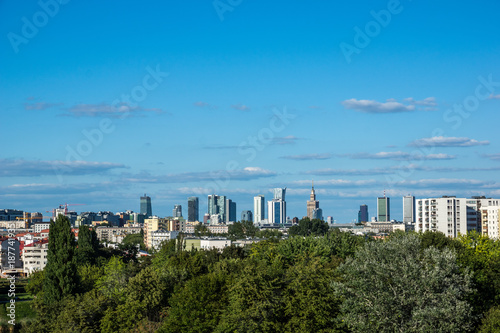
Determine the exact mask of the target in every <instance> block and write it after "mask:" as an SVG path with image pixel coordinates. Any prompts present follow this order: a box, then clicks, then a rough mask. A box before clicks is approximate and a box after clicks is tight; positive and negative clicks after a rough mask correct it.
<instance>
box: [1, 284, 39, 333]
mask: <svg viewBox="0 0 500 333" xmlns="http://www.w3.org/2000/svg"><path fill="white" fill-rule="evenodd" d="M27 283H28V280H27V279H19V280H16V290H15V293H16V298H15V299H16V303H15V306H16V328H17V327H19V326H22V324H25V323H27V322H30V321H32V320H33V319H34V318H35V317H36V312H35V311H33V310H32V309H31V304H32V302H33V301H32V299H33V297H32V296H31V295H30V294H29V293H28V292H26V290H25V287H26V284H27ZM9 289H10V280H7V279H1V280H0V327H4V329H5V328H8V327H9V326H11V325H9V324H8V321H9V320H10V318H9V317H7V314H8V309H7V306H9V305H10V299H11V298H10V297H9V295H8V294H9Z"/></svg>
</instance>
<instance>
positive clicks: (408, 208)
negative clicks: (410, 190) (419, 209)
mask: <svg viewBox="0 0 500 333" xmlns="http://www.w3.org/2000/svg"><path fill="white" fill-rule="evenodd" d="M403 222H404V223H412V222H415V197H414V196H412V195H405V196H404V197H403Z"/></svg>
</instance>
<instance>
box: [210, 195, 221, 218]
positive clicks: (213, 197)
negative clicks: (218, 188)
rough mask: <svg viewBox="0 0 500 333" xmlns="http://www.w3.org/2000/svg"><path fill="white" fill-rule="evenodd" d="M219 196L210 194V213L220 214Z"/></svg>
mask: <svg viewBox="0 0 500 333" xmlns="http://www.w3.org/2000/svg"><path fill="white" fill-rule="evenodd" d="M218 198H219V197H218V196H217V195H215V194H211V195H209V196H208V215H213V214H219V209H218V208H219V207H218V206H217V199H218Z"/></svg>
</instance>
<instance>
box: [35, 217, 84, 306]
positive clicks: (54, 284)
mask: <svg viewBox="0 0 500 333" xmlns="http://www.w3.org/2000/svg"><path fill="white" fill-rule="evenodd" d="M75 251H76V246H75V235H74V234H73V232H72V231H71V224H70V221H69V219H68V218H67V217H66V216H64V215H59V216H57V219H56V221H55V222H53V223H51V225H50V229H49V249H48V253H47V265H46V266H45V279H44V288H43V291H44V300H45V303H46V304H53V303H56V302H58V301H60V300H61V299H62V298H64V297H65V296H68V295H71V294H73V293H74V292H75V291H76V288H77V269H76V263H75V259H76V257H75Z"/></svg>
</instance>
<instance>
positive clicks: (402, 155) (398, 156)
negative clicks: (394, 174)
mask: <svg viewBox="0 0 500 333" xmlns="http://www.w3.org/2000/svg"><path fill="white" fill-rule="evenodd" d="M341 156H347V157H350V158H353V159H391V160H451V159H455V158H456V156H455V155H449V154H442V153H440V154H428V155H423V154H421V153H407V152H403V151H394V152H385V151H382V152H378V153H374V154H371V153H357V154H345V155H341Z"/></svg>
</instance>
